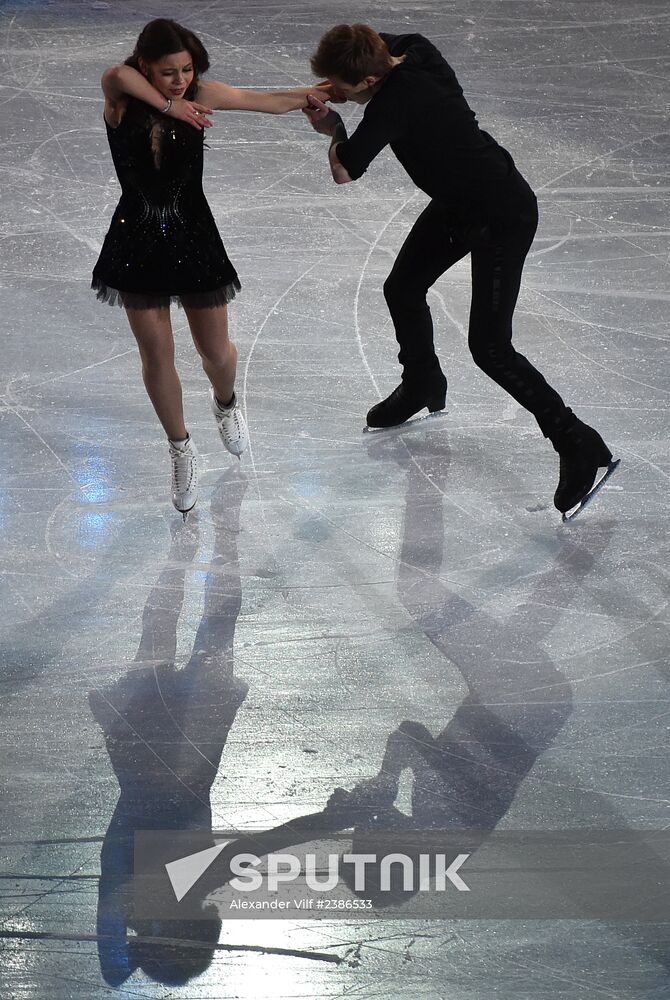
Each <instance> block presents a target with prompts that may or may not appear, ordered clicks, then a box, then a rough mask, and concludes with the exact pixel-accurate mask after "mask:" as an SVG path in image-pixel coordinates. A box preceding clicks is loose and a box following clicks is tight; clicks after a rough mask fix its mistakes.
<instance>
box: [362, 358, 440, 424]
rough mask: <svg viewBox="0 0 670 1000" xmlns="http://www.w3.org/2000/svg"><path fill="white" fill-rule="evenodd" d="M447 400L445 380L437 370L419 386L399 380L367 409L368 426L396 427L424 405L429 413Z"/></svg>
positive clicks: (438, 408)
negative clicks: (398, 382) (388, 393)
mask: <svg viewBox="0 0 670 1000" xmlns="http://www.w3.org/2000/svg"><path fill="white" fill-rule="evenodd" d="M446 400H447V380H446V378H445V377H444V375H443V374H442V372H439V373H438V374H437V375H434V376H433V377H432V378H430V379H429V380H426V383H425V384H424V385H423V386H422V387H419V386H417V385H416V384H410V383H408V382H401V383H400V385H399V386H396V388H395V389H394V390H393V392H392V393H391V395H390V396H387V397H386V399H382V401H381V403H376V404H375V405H374V406H373V407H372V408H371V409H370V410H368V416H367V424H368V427H375V428H378V427H397V426H398V424H404V423H405V421H406V420H409V418H410V417H413V416H414V414H415V413H418V412H419V410H423V408H424V407H427V408H428V412H429V413H438V412H439V411H440V410H443V409H444V407H445V403H446Z"/></svg>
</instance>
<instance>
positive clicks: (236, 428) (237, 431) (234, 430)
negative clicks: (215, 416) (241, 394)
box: [219, 404, 242, 441]
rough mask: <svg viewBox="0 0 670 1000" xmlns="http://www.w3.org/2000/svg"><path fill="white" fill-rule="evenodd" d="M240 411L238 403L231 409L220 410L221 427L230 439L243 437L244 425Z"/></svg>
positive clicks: (227, 438) (234, 439)
mask: <svg viewBox="0 0 670 1000" xmlns="http://www.w3.org/2000/svg"><path fill="white" fill-rule="evenodd" d="M239 413H240V411H239V410H238V408H237V404H236V405H235V406H233V407H232V409H230V410H225V411H223V410H219V420H220V427H221V430H222V431H223V433H224V435H225V437H226V440H228V441H236V440H239V438H240V437H241V434H242V427H241V425H240V416H239Z"/></svg>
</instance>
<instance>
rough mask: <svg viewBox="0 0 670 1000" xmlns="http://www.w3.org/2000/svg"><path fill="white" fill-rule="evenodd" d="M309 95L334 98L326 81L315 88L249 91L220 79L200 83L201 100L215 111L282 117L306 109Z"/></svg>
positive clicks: (199, 95) (323, 98) (326, 99)
mask: <svg viewBox="0 0 670 1000" xmlns="http://www.w3.org/2000/svg"><path fill="white" fill-rule="evenodd" d="M309 94H315V95H316V97H317V98H318V99H319V100H321V101H328V100H330V97H331V92H330V84H329V83H328V81H327V80H325V81H322V82H321V83H315V84H314V85H313V86H312V87H294V88H293V89H292V90H246V89H245V88H243V87H231V86H229V84H227V83H221V82H220V81H219V80H200V81H199V83H198V100H199V101H202V103H203V104H206V105H207V106H208V107H209V108H213V109H214V110H215V111H265V112H266V113H267V114H271V115H283V114H284V113H285V112H286V111H299V110H300V109H301V108H304V107H307V97H308V95H309Z"/></svg>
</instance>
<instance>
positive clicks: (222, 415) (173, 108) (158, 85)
mask: <svg viewBox="0 0 670 1000" xmlns="http://www.w3.org/2000/svg"><path fill="white" fill-rule="evenodd" d="M208 67H209V58H208V55H207V51H206V50H205V48H204V46H203V45H202V43H201V42H200V40H199V39H198V38H197V36H196V35H194V34H193V32H192V31H189V30H188V29H186V28H184V27H182V26H181V25H180V24H177V23H176V22H175V21H171V20H167V19H164V18H159V19H157V20H154V21H151V22H150V23H149V24H147V25H146V26H145V27H144V28H143V30H142V31H141V33H140V36H139V38H138V40H137V44H136V45H135V51H134V52H133V54H132V55H131V56H130V58H129V59H127V60H126V62H125V63H124V64H123V65H121V66H113V67H111V68H110V69H107V70H105V72H104V73H103V76H102V89H103V92H104V95H105V111H104V116H105V124H106V127H107V137H108V140H109V145H110V148H111V153H112V159H113V161H114V167H115V169H116V173H117V176H118V178H119V182H120V184H121V191H122V193H121V200H120V201H119V204H118V205H117V207H116V210H115V212H114V215H113V217H112V222H111V225H110V228H109V232H108V233H107V236H106V237H105V241H104V244H103V247H102V251H101V253H100V257H99V258H98V262H97V264H96V265H95V268H94V270H93V280H92V287H93V288H94V289H95V290H96V292H97V295H98V298H99V299H100V300H102V301H104V302H109V303H110V304H114V303H116V302H118V304H119V305H122V306H123V307H124V308H125V310H126V314H127V316H128V321H129V323H130V328H131V330H132V332H133V334H134V335H135V338H136V340H137V344H138V347H139V351H140V357H141V360H142V374H143V378H144V384H145V386H146V390H147V392H148V394H149V398H150V400H151V402H152V404H153V406H154V409H155V411H156V414H157V416H158V419H159V420H160V422H161V424H162V426H163V428H164V430H165V433H166V434H167V436H168V442H169V451H170V457H171V459H172V502H173V504H174V506H175V507H176V508H177V510H178V511H180V512H181V513H182V514H183V515H184V519H185V518H186V514H187V512H188V511H189V510H191V509H192V508H193V507H194V505H195V503H196V500H197V496H198V469H197V453H196V449H195V446H194V444H193V442H192V440H191V437H190V435H189V433H188V431H187V429H186V425H185V423H184V413H183V409H182V393H181V384H180V381H179V376H178V375H177V371H176V369H175V365H174V341H173V336H172V326H171V323H170V303H171V302H177V303H178V304H179V305H181V306H183V308H184V311H185V312H186V317H187V320H188V324H189V327H190V330H191V335H192V337H193V342H194V344H195V348H196V350H197V351H198V353H199V354H200V357H201V359H202V365H203V368H204V370H205V373H206V375H207V377H208V378H209V381H210V382H211V390H210V391H211V406H212V410H213V413H214V417H215V419H216V422H217V425H218V429H219V433H220V435H221V438H222V440H223V444H224V445H225V447H226V448H227V449H228V451H229V452H231V453H232V454H233V455H237V456H238V457H239V456H240V455H241V454H242V452H243V451H244V449H245V448H246V447H247V443H248V435H247V428H246V425H245V422H244V417H243V416H242V413H241V411H240V409H239V407H238V405H237V399H236V396H235V391H234V385H235V365H236V358H237V351H236V349H235V346H234V344H232V343H231V341H230V339H229V337H228V317H227V303H228V302H229V301H230V300H231V299H232V298H233V297H234V295H235V293H236V291H238V290H239V288H240V282H239V279H238V277H237V274H236V272H235V268H234V267H233V265H232V264H231V262H230V260H229V259H228V256H227V254H226V251H225V249H224V246H223V243H222V242H221V237H220V236H219V233H218V231H217V228H216V225H215V223H214V218H213V216H212V213H211V211H210V208H209V205H208V204H207V201H206V199H205V196H204V193H203V190H202V165H203V138H204V130H205V128H208V127H210V126H211V121H210V120H209V119H208V118H207V115H208V114H209V113H210V112H211V111H212V110H238V111H266V112H269V113H270V114H282V113H284V112H286V111H293V110H297V109H299V108H303V107H305V105H306V104H307V95H308V93H314V92H316V93H318V95H319V96H320V97H321V98H322V99H325V100H327V99H328V97H329V91H328V90H327V89H325V87H326V85H324V86H323V87H322V88H321V89H320V90H316V91H315V88H314V87H311V88H296V89H293V90H287V91H272V92H263V91H254V90H240V89H238V88H237V87H231V86H228V85H227V84H225V83H220V82H218V81H216V80H207V81H204V80H202V79H201V76H202V74H203V73H204V72H205V71H206V70H207V69H208Z"/></svg>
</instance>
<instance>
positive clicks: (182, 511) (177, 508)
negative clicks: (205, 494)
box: [175, 500, 198, 524]
mask: <svg viewBox="0 0 670 1000" xmlns="http://www.w3.org/2000/svg"><path fill="white" fill-rule="evenodd" d="M197 502H198V501H197V500H196V503H197ZM175 510H176V511H177V513H178V514H181V516H182V520H183V522H184V524H186V518H187V517H188V515H189V514H190V513H191V512H192V511H194V510H195V503H194V504H193V506H192V507H189V509H188V510H179V507H175Z"/></svg>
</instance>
